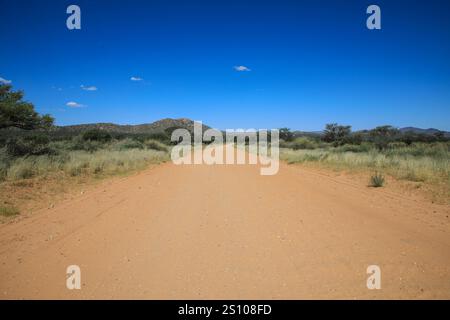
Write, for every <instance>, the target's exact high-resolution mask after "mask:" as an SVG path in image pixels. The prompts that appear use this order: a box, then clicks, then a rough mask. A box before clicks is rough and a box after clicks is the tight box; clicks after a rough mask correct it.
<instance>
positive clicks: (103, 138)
mask: <svg viewBox="0 0 450 320" xmlns="http://www.w3.org/2000/svg"><path fill="white" fill-rule="evenodd" d="M82 138H83V140H84V141H99V142H109V141H111V139H112V137H111V134H110V133H109V132H108V131H104V130H100V129H91V130H88V131H85V132H84V133H83V134H82Z"/></svg>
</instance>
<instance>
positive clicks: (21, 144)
mask: <svg viewBox="0 0 450 320" xmlns="http://www.w3.org/2000/svg"><path fill="white" fill-rule="evenodd" d="M49 142H50V140H49V138H48V136H46V135H42V134H36V135H33V136H27V137H19V138H15V137H14V138H9V139H8V140H7V141H6V150H7V153H8V154H10V155H11V156H14V157H21V156H26V155H42V154H55V153H56V151H55V150H54V149H52V148H50V147H49Z"/></svg>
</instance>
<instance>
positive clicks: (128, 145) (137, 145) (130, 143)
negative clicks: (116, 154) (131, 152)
mask: <svg viewBox="0 0 450 320" xmlns="http://www.w3.org/2000/svg"><path fill="white" fill-rule="evenodd" d="M113 149H114V150H128V149H144V145H143V144H142V143H141V142H140V141H137V140H133V139H129V138H127V139H124V140H121V141H118V142H116V143H115V144H114V146H113Z"/></svg>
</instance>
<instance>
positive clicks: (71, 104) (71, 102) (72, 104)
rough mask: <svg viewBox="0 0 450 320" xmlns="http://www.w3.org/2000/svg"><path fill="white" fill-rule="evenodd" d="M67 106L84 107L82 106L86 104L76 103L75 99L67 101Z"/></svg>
mask: <svg viewBox="0 0 450 320" xmlns="http://www.w3.org/2000/svg"><path fill="white" fill-rule="evenodd" d="M66 106H68V107H70V108H82V107H84V105H82V104H79V103H76V102H74V101H70V102H67V103H66Z"/></svg>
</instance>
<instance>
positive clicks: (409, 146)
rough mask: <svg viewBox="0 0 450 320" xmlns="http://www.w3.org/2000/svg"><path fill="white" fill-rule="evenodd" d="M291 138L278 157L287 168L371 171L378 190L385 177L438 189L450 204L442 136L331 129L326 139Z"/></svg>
mask: <svg viewBox="0 0 450 320" xmlns="http://www.w3.org/2000/svg"><path fill="white" fill-rule="evenodd" d="M289 136H290V137H291V138H290V139H283V140H282V141H281V142H280V146H281V151H280V157H281V159H283V160H286V161H287V162H288V163H310V164H320V165H322V166H327V167H331V168H335V169H342V170H353V169H358V170H363V171H367V172H369V179H368V180H369V182H368V184H369V185H370V186H374V187H381V186H383V185H384V184H385V178H384V175H385V174H388V175H390V176H393V177H395V178H398V179H403V180H408V181H414V182H424V183H429V184H433V185H439V186H440V187H441V189H443V190H444V194H445V195H446V197H447V199H448V196H449V190H450V139H449V138H448V137H447V136H445V134H444V133H443V132H435V133H434V134H430V133H427V134H423V133H417V132H411V131H407V132H402V131H400V130H398V129H396V128H393V127H391V126H380V127H377V128H374V129H372V130H366V131H358V132H352V131H351V127H350V126H342V125H338V124H327V125H326V127H325V130H324V133H323V134H322V135H304V134H299V135H297V136H296V135H295V133H292V134H291V135H289Z"/></svg>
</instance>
